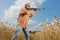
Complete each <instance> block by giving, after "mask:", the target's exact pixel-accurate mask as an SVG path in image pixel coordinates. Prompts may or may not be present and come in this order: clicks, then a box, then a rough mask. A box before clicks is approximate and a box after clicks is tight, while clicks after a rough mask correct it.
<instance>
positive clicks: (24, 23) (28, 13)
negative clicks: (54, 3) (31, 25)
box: [11, 3, 37, 40]
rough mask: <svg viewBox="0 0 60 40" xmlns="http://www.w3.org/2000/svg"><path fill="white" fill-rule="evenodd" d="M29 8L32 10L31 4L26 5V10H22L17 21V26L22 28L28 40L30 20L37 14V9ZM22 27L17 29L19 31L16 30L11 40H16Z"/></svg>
mask: <svg viewBox="0 0 60 40" xmlns="http://www.w3.org/2000/svg"><path fill="white" fill-rule="evenodd" d="M29 8H30V3H27V4H25V6H24V8H22V9H21V10H20V13H19V15H18V20H17V25H18V26H21V27H22V30H23V32H24V34H25V37H26V40H29V36H28V31H27V28H28V19H29V18H31V17H32V16H33V15H34V13H35V12H37V9H34V10H32V9H29ZM21 27H20V28H18V27H17V28H18V29H17V30H16V32H15V34H14V35H13V37H12V39H11V40H16V38H17V35H18V33H19V31H21V30H20V29H21Z"/></svg>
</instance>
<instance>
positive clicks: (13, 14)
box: [4, 0, 45, 23]
mask: <svg viewBox="0 0 60 40" xmlns="http://www.w3.org/2000/svg"><path fill="white" fill-rule="evenodd" d="M43 2H45V0H16V1H15V2H14V5H11V6H10V7H9V9H7V10H5V11H4V12H5V15H4V17H5V20H6V21H8V22H10V23H11V22H14V21H16V18H17V17H18V13H19V11H20V9H21V8H22V7H23V6H24V4H26V3H31V4H32V5H34V6H33V7H39V6H40V5H41V4H42V3H43Z"/></svg>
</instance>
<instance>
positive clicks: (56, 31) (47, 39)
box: [0, 19, 60, 40]
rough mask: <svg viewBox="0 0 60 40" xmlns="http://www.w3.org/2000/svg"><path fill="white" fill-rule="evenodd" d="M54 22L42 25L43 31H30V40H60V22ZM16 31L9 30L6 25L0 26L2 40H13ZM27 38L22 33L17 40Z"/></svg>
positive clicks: (0, 38)
mask: <svg viewBox="0 0 60 40" xmlns="http://www.w3.org/2000/svg"><path fill="white" fill-rule="evenodd" d="M54 20H55V21H53V22H49V21H46V22H45V23H43V24H41V25H40V26H42V28H43V30H41V31H37V32H36V31H35V32H31V31H30V36H29V38H30V40H60V20H59V21H58V20H56V19H54ZM14 32H15V29H13V28H7V27H6V26H4V25H2V24H1V25H0V40H11V38H12V36H13V34H14ZM24 39H25V36H24V33H23V32H21V33H20V34H19V35H18V37H17V40H24Z"/></svg>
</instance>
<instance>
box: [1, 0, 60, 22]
mask: <svg viewBox="0 0 60 40" xmlns="http://www.w3.org/2000/svg"><path fill="white" fill-rule="evenodd" d="M14 1H16V0H0V17H2V18H3V17H4V10H6V9H8V8H9V7H10V6H11V5H12V4H14ZM43 7H44V8H45V10H41V11H40V12H39V13H37V14H36V15H35V16H33V17H32V18H31V19H32V20H35V21H36V22H37V23H40V22H41V23H42V22H44V21H45V20H46V19H49V20H50V21H52V19H53V16H52V14H53V13H54V14H55V15H56V16H57V17H58V18H60V0H46V2H44V3H43V4H42V5H41V8H43Z"/></svg>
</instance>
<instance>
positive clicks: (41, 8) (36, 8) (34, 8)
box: [27, 8, 45, 11]
mask: <svg viewBox="0 0 60 40" xmlns="http://www.w3.org/2000/svg"><path fill="white" fill-rule="evenodd" d="M41 9H43V10H44V9H45V8H27V10H34V11H36V10H39V11H40V10H41Z"/></svg>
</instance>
